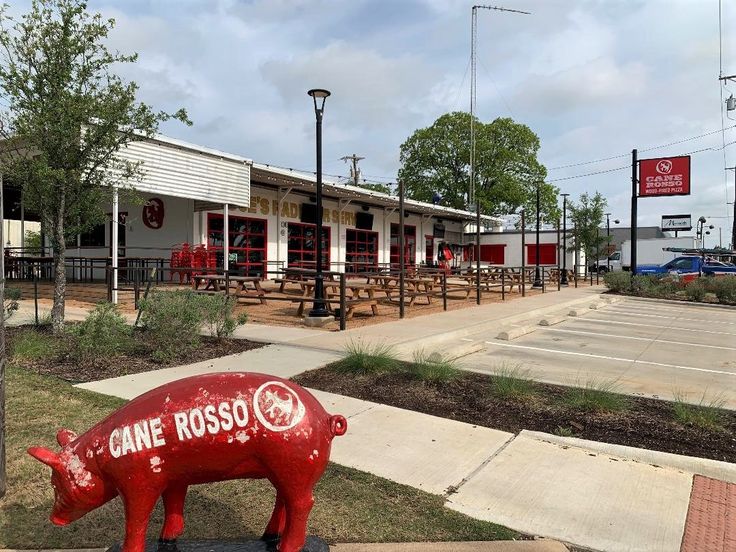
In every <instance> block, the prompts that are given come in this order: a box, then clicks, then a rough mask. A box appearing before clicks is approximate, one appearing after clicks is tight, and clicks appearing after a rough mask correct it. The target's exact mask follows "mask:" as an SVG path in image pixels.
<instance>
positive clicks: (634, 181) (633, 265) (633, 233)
mask: <svg viewBox="0 0 736 552" xmlns="http://www.w3.org/2000/svg"><path fill="white" fill-rule="evenodd" d="M636 164H637V151H636V149H633V150H631V275H632V276H633V275H634V274H636V234H637V232H636V224H637V223H636V219H637V213H636V208H637V204H636V201H637V196H638V192H639V191H638V190H637V185H638V184H639V180H638V178H637V170H636V169H637V167H636Z"/></svg>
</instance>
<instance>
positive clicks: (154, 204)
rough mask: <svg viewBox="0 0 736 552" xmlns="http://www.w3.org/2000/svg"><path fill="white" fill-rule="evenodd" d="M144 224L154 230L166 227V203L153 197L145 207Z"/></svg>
mask: <svg viewBox="0 0 736 552" xmlns="http://www.w3.org/2000/svg"><path fill="white" fill-rule="evenodd" d="M143 224H145V225H146V226H147V227H148V228H151V229H152V230H158V229H159V228H161V227H162V226H163V225H164V202H163V201H161V200H160V199H159V198H157V197H153V198H151V199H149V200H148V201H147V202H146V204H145V205H144V206H143Z"/></svg>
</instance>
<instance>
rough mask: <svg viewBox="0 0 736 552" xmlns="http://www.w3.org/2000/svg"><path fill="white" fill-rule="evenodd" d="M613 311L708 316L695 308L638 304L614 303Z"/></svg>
mask: <svg viewBox="0 0 736 552" xmlns="http://www.w3.org/2000/svg"><path fill="white" fill-rule="evenodd" d="M610 308H611V310H625V311H626V312H636V313H638V312H641V311H648V312H664V311H670V312H673V314H671V315H670V316H677V313H680V314H692V313H696V314H707V313H705V312H704V311H703V309H693V308H690V309H689V308H685V307H679V308H678V307H664V308H660V307H655V306H651V307H650V306H640V305H639V304H637V303H628V302H624V303H614V304H612V305H610ZM710 312H711V313H713V314H723V315H733V314H734V313H733V312H729V311H726V310H714V309H710Z"/></svg>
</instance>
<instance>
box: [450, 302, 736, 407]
mask: <svg viewBox="0 0 736 552" xmlns="http://www.w3.org/2000/svg"><path fill="white" fill-rule="evenodd" d="M469 338H470V339H473V340H483V341H485V343H486V344H487V348H486V350H485V351H481V352H479V353H476V354H474V355H471V356H468V357H465V358H464V359H463V361H464V362H463V364H464V366H466V367H467V368H468V369H471V370H475V371H480V372H495V371H497V370H499V368H500V367H502V366H520V367H521V369H522V370H527V371H528V373H529V376H530V377H532V378H533V379H535V380H538V381H543V382H547V383H557V384H563V385H585V384H587V383H590V382H615V385H616V387H617V388H618V390H619V391H620V392H623V393H629V394H633V395H641V396H646V397H659V398H665V399H671V398H672V397H673V396H674V395H675V394H679V395H681V396H685V397H686V398H687V400H689V401H690V402H693V403H699V402H701V400H703V397H705V399H704V402H705V403H710V402H711V401H713V400H719V401H720V400H722V401H725V404H724V406H725V407H726V408H731V409H734V410H736V308H726V307H717V306H709V305H695V304H691V303H683V304H678V303H674V302H671V301H669V302H660V301H652V300H643V299H624V300H622V301H619V302H617V303H614V304H612V305H608V306H606V307H603V308H602V309H599V310H591V311H590V312H588V313H586V314H585V315H584V316H581V317H576V318H568V319H567V321H565V322H562V323H560V324H557V325H555V326H550V327H541V326H540V327H538V328H537V329H536V331H534V332H533V333H530V334H528V335H525V336H522V337H520V338H518V339H515V340H513V341H501V340H498V339H495V336H489V335H488V334H485V335H481V334H478V335H473V336H469Z"/></svg>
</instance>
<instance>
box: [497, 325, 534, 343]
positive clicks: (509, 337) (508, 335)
mask: <svg viewBox="0 0 736 552" xmlns="http://www.w3.org/2000/svg"><path fill="white" fill-rule="evenodd" d="M536 329H537V327H536V326H512V327H511V328H508V329H506V330H503V331H502V332H500V333H499V334H498V335H497V336H496V339H500V340H502V341H513V340H514V339H518V338H520V337H521V336H522V335H526V334H530V333H532V332H533V331H535V330H536Z"/></svg>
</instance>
